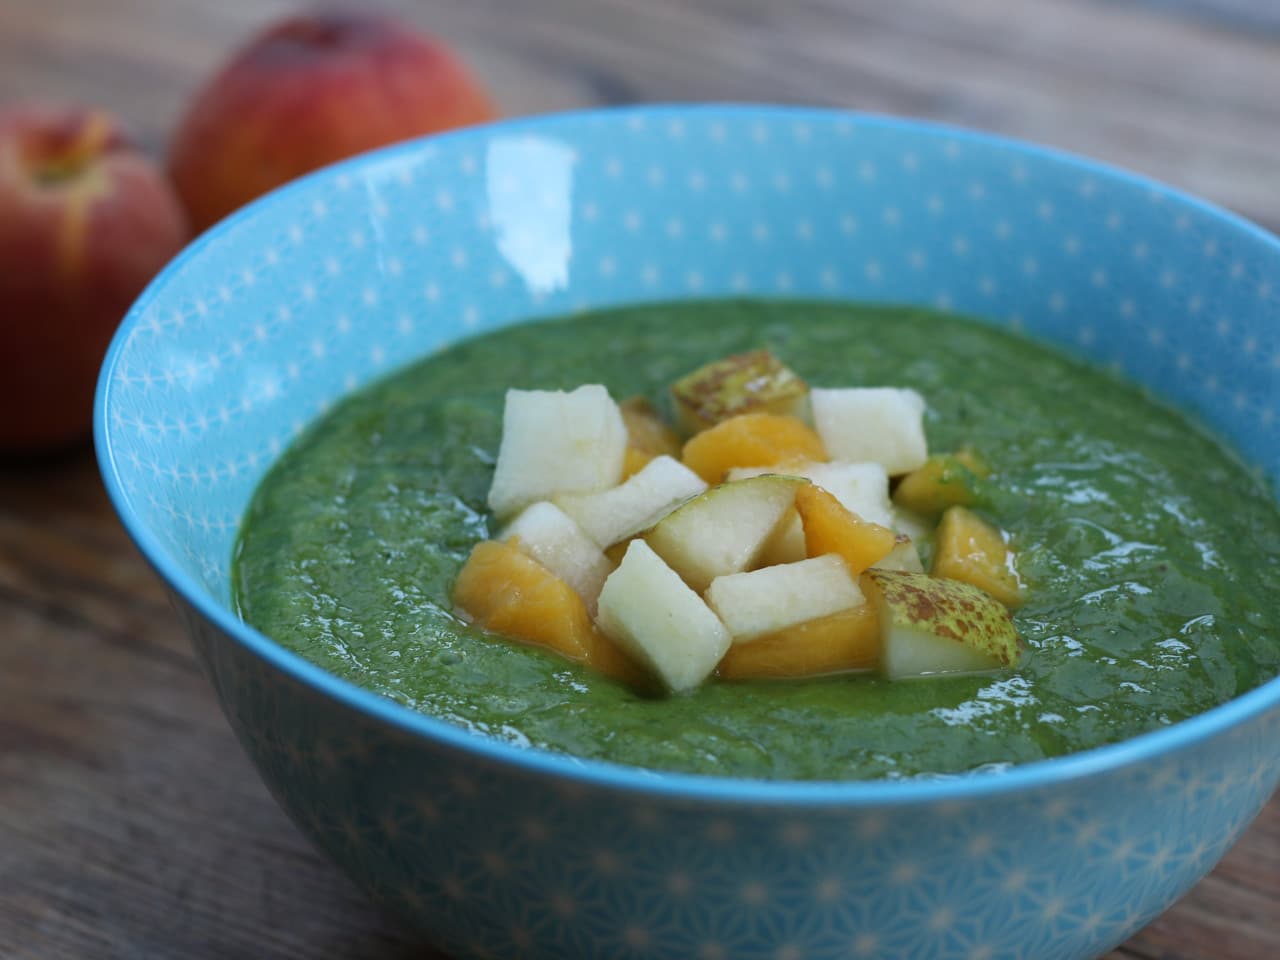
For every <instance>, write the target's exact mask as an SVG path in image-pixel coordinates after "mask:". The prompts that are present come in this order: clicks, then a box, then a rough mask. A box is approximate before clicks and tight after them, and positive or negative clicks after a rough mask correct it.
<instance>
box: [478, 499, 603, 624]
mask: <svg viewBox="0 0 1280 960" xmlns="http://www.w3.org/2000/svg"><path fill="white" fill-rule="evenodd" d="M497 539H499V540H504V541H506V540H515V541H516V545H517V546H518V547H519V548H520V550H521V551H522V552H523V553H524V554H526V555H527V556H530V557H532V558H533V559H534V560H537V561H538V562H539V563H540V564H542V565H543V566H544V567H546V568H547V569H548V570H550V571H551V572H552V573H554V574H555V575H556V576H557V577H559V578H560V579H561V580H563V581H564V582H565V583H567V584H569V586H571V587H572V588H573V589H574V590H575V591H576V592H577V594H578V596H580V597H582V600H583V602H584V603H585V604H586V605H587V609H588V610H590V611H594V610H595V608H596V598H597V597H599V596H600V589H601V588H602V587H603V586H604V581H605V579H606V578H607V577H608V576H609V574H611V573H613V564H612V563H610V562H609V558H608V557H606V556H605V555H604V551H603V550H601V549H600V546H599V545H598V544H597V543H596V542H595V541H594V540H592V539H591V538H590V537H588V536H587V535H586V533H585V532H584V531H583V530H582V528H581V527H579V526H578V524H577V523H575V522H574V520H573V518H572V517H570V516H569V515H568V514H566V513H565V512H564V511H563V510H561V509H560V508H559V507H557V506H556V505H555V504H553V503H548V502H547V501H545V500H542V501H539V502H538V503H535V504H531V505H530V506H528V507H525V509H524V510H522V511H521V512H520V515H519V516H517V517H516V518H515V519H514V520H512V521H511V523H510V524H508V525H507V527H506V529H505V530H503V531H502V532H501V533H500V534H498V537H497Z"/></svg>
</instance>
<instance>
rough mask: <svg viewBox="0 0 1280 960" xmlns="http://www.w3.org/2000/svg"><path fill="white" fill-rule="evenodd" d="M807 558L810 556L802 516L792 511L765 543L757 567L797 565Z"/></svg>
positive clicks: (789, 511)
mask: <svg viewBox="0 0 1280 960" xmlns="http://www.w3.org/2000/svg"><path fill="white" fill-rule="evenodd" d="M807 556H809V554H808V552H806V550H805V547H804V527H803V526H801V524H800V514H798V513H796V511H795V510H794V509H792V510H788V511H787V514H786V516H784V517H783V518H782V522H781V523H780V524H778V529H776V530H774V531H773V534H772V536H770V537H769V539H768V540H767V541H766V542H765V545H764V549H763V550H761V551H760V556H759V558H758V559H757V560H756V566H758V567H773V566H777V565H778V564H779V563H797V562H799V561H801V560H803V559H805V557H807Z"/></svg>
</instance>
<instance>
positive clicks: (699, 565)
mask: <svg viewBox="0 0 1280 960" xmlns="http://www.w3.org/2000/svg"><path fill="white" fill-rule="evenodd" d="M808 482H809V481H807V480H803V479H801V478H799V477H778V476H772V475H767V476H763V477H752V478H750V479H747V480H738V481H733V482H730V483H722V484H720V485H719V486H717V487H712V488H711V489H710V490H708V491H707V492H706V493H703V494H700V495H699V496H696V497H694V498H693V499H692V500H689V501H688V502H686V503H684V504H681V505H680V506H679V507H677V508H676V509H675V510H673V511H672V512H671V513H669V514H667V515H666V516H665V517H663V518H662V519H661V520H659V521H658V522H657V524H656V525H655V526H654V527H653V528H652V529H651V530H649V531H648V532H647V533H645V534H644V539H645V542H647V543H648V545H649V546H650V547H652V548H653V550H654V552H655V553H657V554H658V556H660V557H661V558H662V559H663V560H664V561H666V563H667V564H668V565H669V566H670V567H671V568H672V569H673V570H675V571H676V573H678V574H680V576H681V577H682V578H683V579H684V581H685V583H687V584H688V585H689V586H690V587H692V588H693V589H694V590H696V591H697V592H698V593H701V592H702V591H704V590H706V589H707V587H708V586H710V584H711V581H712V580H714V579H715V578H716V577H722V576H724V575H725V574H729V573H741V572H742V571H743V570H746V569H747V568H748V567H750V566H751V565H752V564H753V563H754V562H755V561H756V559H757V557H759V555H760V551H761V550H762V549H763V548H764V545H765V543H766V542H767V541H768V539H769V537H770V536H771V535H772V534H773V532H774V530H775V529H777V527H778V525H779V523H781V522H782V520H783V518H784V517H785V516H786V514H787V511H789V510H790V509H791V508H792V507H793V506H794V504H795V499H796V490H797V489H798V488H799V487H801V486H802V485H804V484H806V483H808Z"/></svg>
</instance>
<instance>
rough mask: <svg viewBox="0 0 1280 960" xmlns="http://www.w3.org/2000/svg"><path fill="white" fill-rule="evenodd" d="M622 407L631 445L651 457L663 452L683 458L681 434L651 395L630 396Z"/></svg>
mask: <svg viewBox="0 0 1280 960" xmlns="http://www.w3.org/2000/svg"><path fill="white" fill-rule="evenodd" d="M618 409H619V410H621V411H622V422H623V423H624V424H626V427H627V446H628V447H631V448H633V449H635V450H637V451H639V452H640V453H647V454H648V455H649V459H650V460H652V459H653V458H654V457H660V456H662V455H663V454H666V455H667V456H668V457H675V458H676V459H677V460H679V459H680V437H679V436H677V434H676V432H675V431H674V430H672V429H671V426H670V425H669V424H668V423H667V421H665V420H664V419H662V414H661V413H659V412H658V408H657V407H655V406H654V405H653V404H652V403H650V402H649V398H648V397H630V398H629V399H627V400H624V401H622V403H620V404H618Z"/></svg>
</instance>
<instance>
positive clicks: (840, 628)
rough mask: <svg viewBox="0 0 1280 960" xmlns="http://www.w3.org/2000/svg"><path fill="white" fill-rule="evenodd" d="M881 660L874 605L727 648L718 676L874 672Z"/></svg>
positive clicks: (826, 617)
mask: <svg viewBox="0 0 1280 960" xmlns="http://www.w3.org/2000/svg"><path fill="white" fill-rule="evenodd" d="M879 659H880V625H879V622H878V619H877V616H876V610H875V607H874V606H873V605H872V604H870V603H863V604H861V605H860V606H857V607H853V608H852V609H849V610H841V611H840V612H839V613H833V614H830V615H828V616H825V617H819V618H818V619H816V620H809V621H807V622H805V623H798V624H796V625H795V626H793V627H787V628H786V629H784V630H779V631H777V632H776V633H770V634H766V635H765V636H763V637H760V638H758V639H756V640H752V641H751V642H750V643H739V644H735V645H734V646H732V647H730V648H729V652H728V653H726V654H725V655H724V658H723V659H722V660H721V661H720V666H719V668H718V673H719V675H720V677H721V678H722V679H724V680H751V679H757V678H767V677H813V676H821V675H823V674H830V673H844V672H848V671H853V670H873V669H875V667H876V664H877V663H878V662H879Z"/></svg>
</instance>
